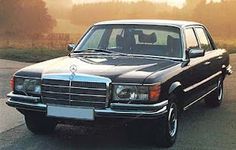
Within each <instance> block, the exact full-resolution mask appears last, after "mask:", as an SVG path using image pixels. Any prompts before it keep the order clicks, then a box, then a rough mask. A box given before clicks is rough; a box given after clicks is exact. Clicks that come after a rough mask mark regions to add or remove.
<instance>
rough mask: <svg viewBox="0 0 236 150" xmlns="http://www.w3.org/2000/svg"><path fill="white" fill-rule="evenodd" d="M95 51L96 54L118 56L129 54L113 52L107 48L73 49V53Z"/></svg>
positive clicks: (92, 52)
mask: <svg viewBox="0 0 236 150" xmlns="http://www.w3.org/2000/svg"><path fill="white" fill-rule="evenodd" d="M95 52H98V53H97V54H101V53H102V54H104V53H105V54H110V55H113V54H114V55H116V56H117V55H118V56H127V55H129V54H125V53H120V52H115V51H111V50H107V49H97V48H88V49H86V50H80V51H74V53H81V54H96V53H95Z"/></svg>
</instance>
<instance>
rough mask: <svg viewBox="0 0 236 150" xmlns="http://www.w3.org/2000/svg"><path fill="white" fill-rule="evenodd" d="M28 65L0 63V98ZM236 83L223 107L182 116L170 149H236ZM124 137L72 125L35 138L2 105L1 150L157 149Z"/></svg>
mask: <svg viewBox="0 0 236 150" xmlns="http://www.w3.org/2000/svg"><path fill="white" fill-rule="evenodd" d="M231 64H232V66H233V68H236V55H231ZM16 65H17V66H16ZM26 65H28V64H23V63H18V62H13V61H5V60H0V91H1V94H4V95H5V94H6V93H7V92H8V91H9V88H8V81H7V80H8V79H9V76H10V75H11V74H12V73H13V72H14V71H15V70H16V69H17V68H20V67H22V66H26ZM235 83H236V74H233V75H232V76H230V77H228V78H227V79H226V81H225V99H224V102H223V104H222V106H221V107H219V108H214V109H209V108H207V107H206V106H205V105H204V102H201V103H198V104H196V105H195V106H194V107H193V108H192V109H190V110H188V111H186V112H185V113H184V114H183V116H182V117H181V118H180V128H179V134H178V139H177V141H176V144H175V145H174V146H173V147H172V148H171V149H173V150H176V149H180V150H182V149H187V150H189V149H201V150H202V149H207V150H208V149H209V150H215V149H218V150H223V149H225V150H231V149H236V109H235V108H236V99H235V98H236V90H235V89H236V84H235ZM3 97H4V96H3ZM4 100H5V98H4ZM140 130H142V129H140ZM125 135H126V134H125V132H124V129H123V128H121V127H119V126H118V127H113V128H110V127H107V128H96V129H95V128H85V127H78V126H77V127H74V126H69V125H60V126H58V127H57V129H56V132H55V133H54V134H52V135H44V136H43V135H34V134H32V133H31V132H29V131H28V130H27V129H26V127H25V124H24V122H23V120H22V116H21V115H20V114H19V113H18V112H16V111H14V109H11V108H8V107H6V105H5V104H4V102H3V101H0V149H10V150H12V149H13V150H14V149H17V150H18V149H24V150H25V149H29V150H37V149H157V148H156V147H155V146H154V145H153V144H152V143H150V142H149V141H147V140H146V138H145V137H140V138H137V139H136V140H135V141H134V140H131V139H129V138H127V137H126V136H125Z"/></svg>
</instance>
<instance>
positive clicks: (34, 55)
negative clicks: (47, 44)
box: [0, 48, 68, 63]
mask: <svg viewBox="0 0 236 150" xmlns="http://www.w3.org/2000/svg"><path fill="white" fill-rule="evenodd" d="M67 54H68V51H66V50H50V49H39V48H37V49H15V48H4V49H2V48H1V49H0V59H8V60H15V61H21V62H34V63H35V62H41V61H45V60H49V59H52V58H56V57H61V56H65V55H67Z"/></svg>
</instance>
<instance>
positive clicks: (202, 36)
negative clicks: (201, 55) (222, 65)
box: [195, 28, 212, 51]
mask: <svg viewBox="0 0 236 150" xmlns="http://www.w3.org/2000/svg"><path fill="white" fill-rule="evenodd" d="M195 31H196V34H197V37H198V39H199V42H200V45H201V48H202V49H204V50H206V51H210V50H212V46H211V44H210V42H209V41H210V40H209V39H208V37H207V36H206V33H205V30H204V29H203V28H195Z"/></svg>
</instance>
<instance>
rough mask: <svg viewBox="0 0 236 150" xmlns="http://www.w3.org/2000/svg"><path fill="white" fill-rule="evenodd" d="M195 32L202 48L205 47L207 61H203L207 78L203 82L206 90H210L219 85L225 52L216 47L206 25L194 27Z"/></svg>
mask: <svg viewBox="0 0 236 150" xmlns="http://www.w3.org/2000/svg"><path fill="white" fill-rule="evenodd" d="M194 30H195V33H196V35H197V38H198V41H199V44H200V48H201V49H204V50H205V51H206V52H205V56H204V57H205V59H204V60H205V62H204V63H203V68H204V70H203V71H205V72H206V73H205V75H206V76H205V77H204V78H205V79H204V81H205V82H203V85H202V86H203V88H204V89H206V91H210V90H212V89H213V88H215V87H216V86H217V81H218V78H219V76H220V75H221V73H222V72H221V70H222V59H223V52H222V50H220V49H216V47H215V44H214V43H213V41H212V38H211V37H210V34H209V33H208V32H207V30H206V29H205V27H203V26H197V27H194Z"/></svg>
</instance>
